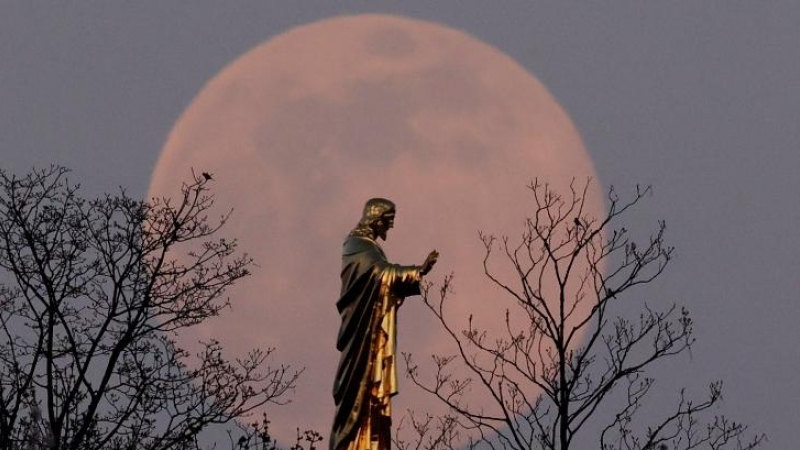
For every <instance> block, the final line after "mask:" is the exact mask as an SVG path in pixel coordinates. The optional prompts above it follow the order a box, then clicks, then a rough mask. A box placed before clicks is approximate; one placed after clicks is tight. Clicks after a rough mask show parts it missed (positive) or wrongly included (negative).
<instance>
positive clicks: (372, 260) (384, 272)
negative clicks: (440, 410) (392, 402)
mask: <svg viewBox="0 0 800 450" xmlns="http://www.w3.org/2000/svg"><path fill="white" fill-rule="evenodd" d="M419 293H420V272H419V267H417V266H401V265H397V264H391V263H389V262H388V261H387V260H386V256H385V255H384V253H383V251H382V250H381V248H380V247H379V246H378V244H377V243H375V241H373V240H372V239H369V238H366V237H361V236H349V237H348V238H347V239H346V240H345V243H344V248H343V254H342V291H341V294H340V297H339V300H338V302H337V304H336V307H337V309H338V310H339V314H340V315H341V318H342V324H341V328H340V329H339V335H338V338H337V341H336V348H337V349H338V350H339V351H340V352H341V357H340V359H339V366H338V369H337V371H336V378H335V381H334V386H333V397H334V401H335V403H336V413H335V416H334V422H333V430H332V434H331V442H330V448H331V450H343V449H345V448H347V445H348V444H349V443H350V442H351V441H353V439H354V438H355V436H356V434H357V433H358V431H359V430H358V428H359V426H360V424H361V423H362V422H363V418H364V414H367V413H368V411H367V408H368V407H369V405H370V401H373V402H374V401H375V400H374V399H371V397H377V398H378V399H379V401H380V399H383V401H384V402H385V406H386V409H387V412H388V406H389V405H388V398H389V397H390V396H391V395H394V394H395V393H397V372H396V367H395V359H396V355H395V349H396V316H395V314H396V311H397V307H398V306H399V305H400V303H402V301H403V299H404V298H405V297H408V296H412V295H419ZM387 415H388V414H387Z"/></svg>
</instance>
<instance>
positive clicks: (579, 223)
mask: <svg viewBox="0 0 800 450" xmlns="http://www.w3.org/2000/svg"><path fill="white" fill-rule="evenodd" d="M573 220H574V221H575V226H576V227H582V226H583V224H582V223H581V221H580V219H578V218H577V217H576V218H574V219H573Z"/></svg>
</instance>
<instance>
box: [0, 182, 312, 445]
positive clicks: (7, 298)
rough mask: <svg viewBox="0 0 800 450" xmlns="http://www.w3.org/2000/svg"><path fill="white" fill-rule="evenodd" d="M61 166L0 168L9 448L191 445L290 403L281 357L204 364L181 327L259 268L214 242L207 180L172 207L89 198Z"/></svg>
mask: <svg viewBox="0 0 800 450" xmlns="http://www.w3.org/2000/svg"><path fill="white" fill-rule="evenodd" d="M67 175H68V171H67V170H66V169H64V168H61V167H51V168H49V169H44V170H36V171H33V172H31V173H30V174H28V175H27V176H23V177H16V176H13V175H9V174H7V173H6V172H3V171H0V283H1V284H0V449H2V450H6V449H8V450H11V449H22V448H50V449H72V450H78V449H87V450H88V449H101V448H103V449H106V448H112V449H152V450H156V449H183V448H196V447H197V446H198V443H197V434H198V432H200V431H201V430H204V429H206V428H207V427H208V426H209V425H212V424H220V423H229V422H230V421H231V420H233V419H235V418H237V417H241V416H242V415H244V414H246V413H247V412H249V411H251V410H253V409H254V408H256V407H258V406H261V405H263V404H265V403H267V402H273V403H280V402H283V401H285V398H286V394H287V391H288V390H290V389H292V388H293V386H294V383H295V381H296V379H297V377H298V372H297V371H293V370H291V369H290V368H288V367H286V366H283V365H277V366H269V365H268V363H269V361H268V360H269V357H270V354H271V352H272V350H271V349H267V350H253V351H252V352H250V353H249V354H247V355H244V356H243V357H241V358H237V359H227V358H226V357H225V356H224V355H223V349H222V348H221V346H220V344H219V343H218V342H216V341H210V342H206V343H204V344H203V345H202V350H201V351H199V354H197V355H190V354H189V353H188V352H187V351H185V350H183V349H181V348H179V347H177V346H176V342H175V337H176V335H177V333H178V332H180V331H181V330H183V329H186V328H189V327H193V326H196V325H198V324H200V323H202V322H203V321H204V320H206V319H208V318H210V317H212V316H216V315H218V314H219V313H220V312H222V310H223V309H224V308H225V307H226V306H227V304H228V300H227V298H226V297H225V292H226V289H227V288H228V287H230V286H231V285H232V284H233V283H235V282H237V281H238V280H240V279H241V278H242V277H244V276H246V275H248V273H249V268H250V267H251V260H250V258H249V257H248V256H247V255H246V254H240V253H238V252H237V249H236V241H235V240H226V239H224V238H219V237H216V236H217V235H218V231H219V229H220V227H222V226H223V224H224V223H225V221H226V220H227V218H228V215H225V216H223V217H221V218H220V219H218V220H211V219H209V217H208V214H209V212H210V211H211V208H212V205H213V204H214V198H213V196H211V195H210V194H209V190H208V184H209V182H211V179H210V177H205V176H195V177H194V179H193V180H191V182H189V183H188V184H184V185H183V186H182V189H181V195H180V196H179V197H178V198H176V199H174V200H170V199H154V200H152V201H150V202H145V201H139V200H134V199H132V198H130V197H129V196H128V195H127V194H126V193H125V192H124V191H122V192H121V193H119V194H117V195H107V196H104V197H102V198H99V199H94V200H86V199H84V198H82V197H81V196H80V195H79V188H78V186H76V185H74V184H70V182H69V181H68V178H67Z"/></svg>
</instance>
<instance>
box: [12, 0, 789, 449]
mask: <svg viewBox="0 0 800 450" xmlns="http://www.w3.org/2000/svg"><path fill="white" fill-rule="evenodd" d="M485 4H486V3H485V2H469V1H468V2H446V1H442V2H435V3H434V2H428V1H404V2H365V1H340V2H294V1H286V2H244V1H241V2H230V3H225V4H223V3H222V2H212V1H198V2H191V3H190V2H156V1H150V2H148V1H140V2H124V3H123V2H72V3H69V4H67V3H66V2H65V3H46V2H37V3H33V2H22V1H18V2H11V1H7V2H3V3H2V9H0V11H2V12H1V13H0V155H2V159H0V161H2V163H0V166H2V168H3V169H5V170H8V171H11V172H16V173H25V172H26V171H27V170H29V169H30V168H31V167H32V166H43V165H49V164H52V163H57V164H64V165H67V166H69V167H71V168H72V169H73V171H74V179H76V180H79V181H80V182H81V184H82V185H83V186H84V188H85V192H87V193H89V194H92V193H94V194H97V193H100V192H104V191H113V190H115V189H116V188H117V187H118V186H125V187H126V188H127V189H128V192H129V193H130V194H132V195H134V196H142V197H143V196H144V195H145V194H146V193H147V189H148V185H149V182H150V174H151V172H152V171H153V169H154V166H155V164H156V161H157V158H158V156H159V154H160V151H161V149H162V147H163V146H164V142H165V140H166V138H167V135H168V133H169V131H170V130H171V129H172V127H173V125H174V123H175V121H176V120H177V119H178V117H179V116H180V114H181V113H182V112H183V111H184V109H185V108H186V107H187V106H188V105H189V104H190V103H191V101H192V99H193V98H194V97H195V96H196V95H197V93H198V91H199V90H200V89H201V88H202V87H203V86H204V85H205V83H206V82H207V81H208V80H209V79H210V78H211V77H213V76H214V75H215V74H217V73H218V72H219V71H220V70H221V69H223V68H224V67H225V66H226V65H227V64H228V63H230V62H231V61H233V60H234V59H236V58H237V57H238V56H240V55H241V54H243V53H244V52H246V51H247V50H249V49H251V48H252V47H254V46H256V45H258V44H259V43H261V42H263V41H265V40H267V39H269V38H270V37H273V36H276V35H278V34H280V33H282V32H285V31H287V30H289V29H291V28H292V27H295V26H298V25H302V24H306V23H309V22H313V21H317V20H320V19H324V18H328V17H333V16H337V15H342V14H357V13H366V12H370V13H388V14H397V15H401V16H405V17H410V18H419V19H424V20H428V21H433V22H438V23H440V24H442V25H445V26H448V27H452V28H456V29H459V30H462V31H464V32H466V33H469V34H470V35H472V36H474V37H476V38H477V39H480V40H482V41H484V42H486V43H488V44H490V45H492V46H494V47H495V48H497V49H499V50H501V51H503V52H505V53H506V54H508V55H509V56H511V57H512V58H514V59H515V60H516V61H517V62H518V63H519V64H521V65H522V66H523V67H524V68H526V69H527V70H528V71H530V72H531V73H532V74H533V75H535V76H536V77H537V78H538V79H539V80H540V81H541V82H542V83H544V85H545V86H546V87H547V88H548V90H549V91H550V92H551V93H552V94H553V96H554V97H555V98H556V99H557V100H558V101H559V102H560V104H561V105H562V106H563V107H564V108H565V110H566V111H567V113H568V114H569V115H570V116H571V118H572V120H573V122H574V123H575V125H576V127H577V129H578V131H579V132H580V134H581V137H582V139H583V141H584V144H585V146H586V148H587V150H588V152H589V154H590V155H591V157H592V158H593V161H594V164H595V168H596V170H597V173H598V176H599V178H600V180H601V181H602V182H603V183H604V184H605V185H614V186H617V187H618V188H620V189H623V190H624V189H630V188H632V186H634V185H635V184H637V183H638V184H643V185H648V184H649V185H653V187H654V196H653V197H652V198H650V199H648V201H647V202H646V204H645V206H644V207H643V208H641V209H639V210H637V212H636V213H635V214H633V215H632V216H631V217H630V220H631V222H629V225H628V227H629V228H632V229H633V228H635V227H637V226H638V227H642V228H645V229H650V228H652V226H653V225H654V224H655V221H656V220H659V219H664V220H666V223H667V227H668V240H669V243H670V244H671V245H673V246H675V247H676V258H675V260H674V261H673V262H672V263H671V266H670V267H669V269H668V271H667V273H666V274H665V275H664V276H663V277H662V278H661V279H660V280H659V281H658V282H657V283H654V284H653V285H652V286H651V287H650V289H651V291H650V292H651V294H652V295H655V296H658V297H663V298H664V299H667V300H672V301H676V302H679V303H681V304H684V305H686V306H687V307H688V308H689V309H690V310H691V311H692V313H693V316H694V319H695V322H696V327H695V332H696V337H697V338H698V342H697V343H696V344H695V346H694V347H693V349H692V353H691V357H690V358H684V359H681V360H679V361H678V362H676V363H671V364H670V365H669V366H667V367H664V368H662V369H661V370H662V372H660V373H659V374H658V375H659V380H663V381H662V383H663V384H664V385H666V386H675V387H680V386H687V387H689V388H690V390H694V391H695V392H700V390H701V389H702V388H703V386H705V385H706V384H707V382H708V381H710V380H714V379H723V380H724V383H725V403H724V405H723V408H722V409H721V410H720V412H725V413H726V414H729V415H731V416H732V417H733V418H735V419H736V420H739V421H742V422H745V423H748V424H750V425H751V427H752V428H753V429H754V430H757V431H759V432H765V433H767V435H768V437H769V442H768V443H767V444H766V446H765V448H775V449H782V448H792V447H793V445H796V441H795V439H794V435H795V434H796V433H795V431H796V428H797V427H798V426H800V404H798V402H797V394H798V393H800V377H798V376H796V373H797V372H798V371H800V350H798V349H797V347H796V346H795V343H796V342H800V327H799V326H797V324H798V323H799V322H800V302H798V300H799V299H798V297H800V295H799V294H798V292H800V281H798V280H800V277H798V276H797V275H796V274H797V272H798V271H800V257H798V251H799V250H800V245H798V244H799V243H800V239H798V238H797V237H796V236H797V228H798V227H797V225H796V224H798V223H800V202H798V201H797V194H798V193H800V177H798V176H797V173H796V172H797V169H798V168H800V121H799V119H800V77H798V76H797V73H798V71H800V46H798V45H797V43H798V42H800V27H797V24H798V23H800V8H797V6H796V4H794V2H792V1H769V0H767V1H761V2H744V1H673V2H638V1H614V2H603V4H602V5H601V4H600V2H574V1H561V2H544V1H541V2H540V1H508V2H502V3H498V4H496V5H493V6H492V7H486V6H485ZM335 245H338V244H334V246H335ZM332 270H338V268H337V269H332Z"/></svg>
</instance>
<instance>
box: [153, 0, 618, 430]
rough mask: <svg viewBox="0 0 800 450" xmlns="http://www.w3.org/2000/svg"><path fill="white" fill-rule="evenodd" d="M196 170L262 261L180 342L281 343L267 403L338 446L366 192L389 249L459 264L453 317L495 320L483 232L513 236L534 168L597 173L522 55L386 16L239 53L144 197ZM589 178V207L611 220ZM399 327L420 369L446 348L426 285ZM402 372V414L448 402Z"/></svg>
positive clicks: (435, 276) (286, 422) (345, 21)
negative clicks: (387, 222)
mask: <svg viewBox="0 0 800 450" xmlns="http://www.w3.org/2000/svg"><path fill="white" fill-rule="evenodd" d="M192 168H194V169H195V171H197V173H200V172H201V171H204V172H209V173H212V174H213V176H214V182H213V184H212V189H213V192H214V193H215V195H216V198H217V205H218V207H219V213H220V214H222V213H224V212H226V211H227V210H228V209H230V208H233V215H232V217H231V220H230V221H229V223H228V224H227V225H226V227H225V228H224V229H223V233H222V234H223V235H225V236H230V237H236V238H238V239H239V240H240V243H241V249H243V250H244V251H246V252H247V253H249V254H250V255H251V256H252V257H254V258H255V260H256V262H257V264H258V267H256V268H255V270H254V274H253V275H252V276H251V277H249V278H246V279H244V280H243V281H241V282H240V283H239V284H238V285H237V286H235V287H234V288H233V289H231V290H230V291H229V292H228V294H229V296H230V299H231V303H232V308H231V309H230V310H227V311H225V312H224V314H223V315H222V316H221V317H219V318H215V319H213V320H211V321H209V322H208V324H206V325H204V326H202V327H201V328H196V329H193V330H191V332H188V333H185V334H184V335H182V336H181V337H180V341H181V345H183V346H184V347H185V348H187V349H189V350H191V349H192V348H193V343H195V342H197V340H199V339H208V338H210V337H215V338H217V339H218V340H219V341H220V342H221V343H222V345H223V346H224V347H225V348H226V350H227V351H228V352H229V353H228V355H229V356H236V355H241V354H243V353H244V352H246V351H247V350H249V349H252V348H254V347H264V348H266V347H276V348H277V351H276V353H275V360H274V361H273V362H274V363H276V364H277V363H288V364H292V365H293V366H295V367H297V368H303V367H304V368H305V372H304V373H303V375H302V377H301V379H300V381H299V384H298V387H297V389H296V391H295V392H294V394H293V396H292V403H291V404H289V405H285V406H274V407H269V408H268V410H267V413H268V414H269V417H270V420H271V421H272V426H271V429H272V430H274V432H275V433H276V435H277V437H278V438H279V439H281V440H282V441H284V442H286V441H292V440H293V438H294V433H295V431H294V430H295V428H296V427H300V428H302V429H306V428H313V429H315V430H317V431H319V432H321V433H322V434H323V436H325V438H326V441H327V437H328V436H327V434H328V431H329V429H330V425H331V421H332V417H333V416H332V414H333V399H332V394H331V388H332V383H333V376H334V373H335V368H336V363H337V361H338V357H339V354H338V352H337V351H336V348H335V339H336V334H337V331H338V327H339V321H340V319H339V316H338V313H337V311H336V307H335V302H336V300H337V298H338V294H339V289H340V280H339V271H340V266H341V254H340V252H341V244H342V241H343V239H344V237H345V236H346V235H347V233H348V232H349V231H350V230H351V229H352V228H353V226H354V225H355V224H356V222H357V221H358V219H359V217H360V213H361V208H362V206H363V204H364V202H365V201H366V200H367V199H369V198H371V197H386V198H389V199H391V200H393V201H394V202H395V203H396V204H397V219H396V222H395V228H394V229H393V230H391V231H390V233H389V236H388V239H387V241H386V242H385V243H384V244H383V247H384V249H385V250H386V253H387V255H388V258H389V260H390V261H392V262H396V263H400V264H419V263H421V262H422V261H423V260H424V258H425V256H426V255H427V253H428V252H429V251H430V250H432V249H436V250H438V251H439V252H440V254H441V257H440V259H439V263H438V265H437V266H436V268H435V269H434V271H433V272H432V273H431V274H430V275H429V277H428V278H429V279H430V280H431V281H433V282H440V281H441V279H442V277H443V276H445V275H447V274H449V273H451V272H452V273H454V274H455V278H454V294H453V298H452V300H451V302H450V307H451V310H452V314H453V317H456V318H460V319H464V318H465V317H466V316H467V315H469V314H470V313H473V314H474V316H475V318H476V321H477V323H478V324H479V325H482V326H485V327H488V328H490V329H492V327H494V328H495V329H500V328H501V326H502V318H503V317H504V309H505V308H506V307H507V306H508V302H507V300H506V298H505V296H504V294H503V293H502V292H500V291H499V290H497V289H496V288H494V287H493V286H492V285H491V284H490V283H489V282H488V281H487V280H486V278H485V276H484V274H483V267H482V261H483V252H484V249H483V244H482V243H481V242H480V240H479V239H478V231H479V230H481V231H485V232H488V233H493V234H496V235H504V234H505V235H508V236H510V237H511V238H512V239H514V238H517V237H519V236H520V235H521V232H522V227H523V224H524V220H525V217H526V215H527V214H528V213H529V212H530V211H531V209H530V207H531V204H532V202H531V197H530V194H529V192H528V190H527V189H526V185H527V184H528V183H529V182H530V181H531V180H532V179H534V178H538V179H539V180H542V181H547V182H550V183H551V184H553V185H554V186H555V188H556V189H559V190H562V191H564V190H565V189H566V188H567V187H568V185H569V183H570V182H571V181H572V180H573V179H576V180H578V181H582V180H585V179H586V178H587V177H593V178H595V179H596V175H595V170H594V167H593V165H592V161H591V159H590V157H589V155H588V154H587V152H586V150H585V148H584V145H583V143H582V141H581V139H580V136H579V134H578V132H577V131H576V129H575V127H574V126H573V124H572V122H571V120H570V118H569V117H568V116H567V114H566V113H565V112H564V110H563V109H562V108H561V106H560V105H559V104H558V103H557V102H556V101H555V100H554V99H553V97H552V96H551V95H550V94H549V93H548V91H547V89H545V87H544V86H543V85H542V84H541V83H540V82H539V81H537V80H536V78H534V77H533V76H532V75H531V74H530V73H528V72H527V71H526V70H525V69H524V68H522V67H521V66H520V65H519V64H518V63H516V62H515V61H514V60H513V59H511V58H510V57H508V56H507V55H505V54H503V53H502V52H501V51H499V50H498V49H496V48H493V47H491V46H489V45H487V44H485V43H483V42H481V41H480V40H478V39H476V38H474V37H472V36H470V35H468V34H466V33H464V32H462V31H458V30H455V29H452V28H448V27H445V26H442V25H439V24H435V23H431V22H425V21H420V20H411V19H406V18H400V17H396V16H386V15H358V16H344V17H337V18H332V19H328V20H323V21H320V22H316V23H312V24H309V25H304V26H301V27H298V28H294V29H292V30H290V31H288V32H286V33H284V34H281V35H279V36H276V37H274V38H272V39H269V40H268V41H266V42H264V43H262V44H260V45H258V46H256V47H255V48H253V49H252V50H250V51H248V52H247V53H245V54H244V55H242V56H241V57H239V58H238V59H236V60H235V61H233V62H232V63H230V64H229V65H228V66H227V67H225V68H224V69H223V70H222V71H221V72H220V73H219V74H217V75H216V76H215V77H214V78H212V79H211V80H210V81H209V82H208V83H207V85H206V86H205V87H203V89H202V90H201V91H200V93H199V94H198V95H197V97H196V98H195V99H194V100H193V101H192V103H191V104H190V105H189V106H188V108H187V109H186V111H185V112H184V113H183V114H182V116H181V117H180V118H179V120H178V121H177V123H176V124H175V126H174V128H173V129H172V131H171V132H170V134H169V137H168V139H167V141H166V144H165V145H164V148H163V151H162V153H161V156H160V158H159V160H158V163H157V165H156V167H155V169H154V171H153V174H152V180H151V185H150V191H149V196H150V197H161V196H172V195H175V194H176V193H177V192H178V188H179V186H180V183H181V181H185V180H188V179H189V177H190V176H191V169H192ZM593 186H595V188H594V189H593V190H592V191H591V192H590V198H591V202H590V204H589V206H590V211H589V213H590V214H593V215H600V213H601V212H602V208H603V202H602V198H601V196H600V195H599V189H600V188H599V183H597V182H595V183H593ZM459 323H465V322H464V320H462V321H461V322H459ZM398 338H399V351H401V352H410V353H413V354H414V355H415V359H416V360H417V361H419V362H420V363H421V365H424V364H425V363H427V362H429V361H430V357H429V355H430V354H431V353H452V352H453V347H452V346H450V344H449V342H448V341H447V339H446V337H445V335H444V333H442V332H441V331H440V330H439V328H437V324H436V322H435V320H434V318H433V317H432V315H431V314H430V312H429V311H428V310H427V309H426V308H425V307H424V305H422V304H421V301H420V300H419V298H418V297H412V298H409V299H407V300H406V302H405V304H404V305H403V307H402V308H401V310H400V313H399V331H398ZM403 368H404V364H403V363H402V362H401V363H400V368H399V369H400V383H401V386H400V395H399V396H398V397H396V398H395V403H394V411H395V413H394V414H395V421H397V420H399V416H400V415H402V413H403V412H404V411H405V410H406V408H411V409H415V410H419V411H441V408H440V407H439V406H438V404H437V403H436V400H434V399H433V398H430V397H428V396H426V395H425V394H424V393H423V392H421V391H420V390H419V389H417V388H416V386H413V385H412V383H411V382H410V380H407V379H405V376H404V375H403ZM258 415H259V416H260V413H259V414H258Z"/></svg>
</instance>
